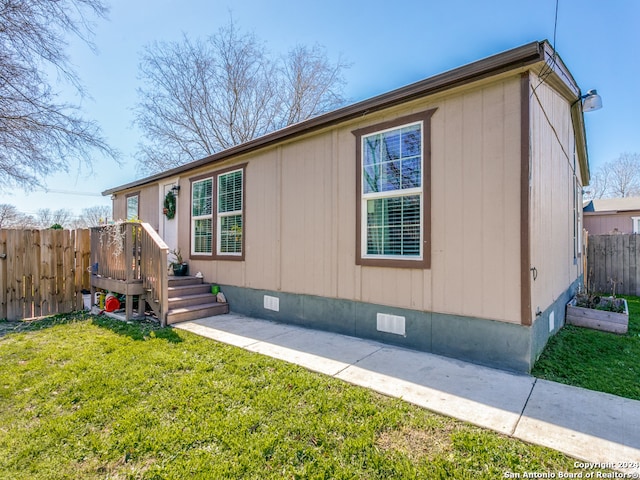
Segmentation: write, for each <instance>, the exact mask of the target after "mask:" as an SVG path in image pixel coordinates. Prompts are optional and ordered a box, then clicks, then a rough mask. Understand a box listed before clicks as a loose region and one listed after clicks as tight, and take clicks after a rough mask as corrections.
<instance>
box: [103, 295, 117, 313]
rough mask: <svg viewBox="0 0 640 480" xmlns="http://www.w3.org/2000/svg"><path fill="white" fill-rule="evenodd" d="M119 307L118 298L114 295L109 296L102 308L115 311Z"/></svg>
mask: <svg viewBox="0 0 640 480" xmlns="http://www.w3.org/2000/svg"><path fill="white" fill-rule="evenodd" d="M119 308H120V300H118V299H117V298H116V297H109V298H107V300H106V302H105V303H104V309H105V310H106V311H107V312H115V311H116V310H118V309H119Z"/></svg>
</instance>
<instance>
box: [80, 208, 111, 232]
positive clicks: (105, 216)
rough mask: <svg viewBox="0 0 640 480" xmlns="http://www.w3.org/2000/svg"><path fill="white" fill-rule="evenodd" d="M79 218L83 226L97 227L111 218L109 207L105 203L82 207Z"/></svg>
mask: <svg viewBox="0 0 640 480" xmlns="http://www.w3.org/2000/svg"><path fill="white" fill-rule="evenodd" d="M80 220H81V221H82V224H83V226H84V227H97V226H99V225H104V224H105V223H107V222H108V221H109V220H111V207H109V206H107V205H96V206H94V207H88V208H84V209H82V215H80Z"/></svg>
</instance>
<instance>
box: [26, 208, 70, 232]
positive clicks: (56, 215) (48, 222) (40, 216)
mask: <svg viewBox="0 0 640 480" xmlns="http://www.w3.org/2000/svg"><path fill="white" fill-rule="evenodd" d="M72 220H73V213H72V212H71V210H69V209H66V208H59V209H58V210H55V211H51V210H50V209H48V208H41V209H39V210H38V211H37V212H36V219H35V224H36V226H37V228H50V227H51V226H52V225H56V224H58V225H61V226H63V227H69V226H70V225H71V222H72Z"/></svg>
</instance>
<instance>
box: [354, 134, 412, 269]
mask: <svg viewBox="0 0 640 480" xmlns="http://www.w3.org/2000/svg"><path fill="white" fill-rule="evenodd" d="M422 137H423V123H422V122H416V123H412V124H407V125H403V126H400V127H397V128H391V129H388V130H383V131H379V132H374V133H372V134H369V135H364V136H362V138H361V142H362V145H361V157H362V158H361V171H362V178H361V182H362V185H361V192H362V197H361V209H362V210H361V212H362V213H361V216H360V219H361V222H362V226H361V232H362V235H361V239H360V241H361V252H362V258H369V259H392V260H394V259H395V260H420V259H422V257H423V251H422V245H423V232H424V228H423V222H424V212H423V196H424V190H423V187H424V186H423V180H422V179H423V168H424V166H423V145H422V143H423V142H422Z"/></svg>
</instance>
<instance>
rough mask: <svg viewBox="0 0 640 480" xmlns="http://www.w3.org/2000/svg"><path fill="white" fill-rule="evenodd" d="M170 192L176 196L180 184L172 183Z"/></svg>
mask: <svg viewBox="0 0 640 480" xmlns="http://www.w3.org/2000/svg"><path fill="white" fill-rule="evenodd" d="M171 192H172V193H173V194H174V195H175V196H176V197H177V196H178V193H180V185H174V186H173V187H171Z"/></svg>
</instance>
